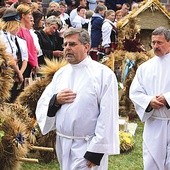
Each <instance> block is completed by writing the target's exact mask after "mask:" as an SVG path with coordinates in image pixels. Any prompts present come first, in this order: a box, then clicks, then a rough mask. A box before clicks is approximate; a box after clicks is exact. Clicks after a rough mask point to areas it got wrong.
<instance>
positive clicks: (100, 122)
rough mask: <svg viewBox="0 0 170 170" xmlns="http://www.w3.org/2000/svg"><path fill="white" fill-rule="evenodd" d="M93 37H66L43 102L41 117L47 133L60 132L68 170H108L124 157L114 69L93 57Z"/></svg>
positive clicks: (76, 32) (60, 152) (76, 33)
mask: <svg viewBox="0 0 170 170" xmlns="http://www.w3.org/2000/svg"><path fill="white" fill-rule="evenodd" d="M89 49H90V37H89V34H88V32H87V31H86V30H84V29H82V28H71V27H70V28H69V29H68V30H67V31H66V32H65V33H64V57H65V59H66V60H67V61H68V64H67V65H65V66H63V67H62V68H61V69H60V70H58V71H57V72H56V73H55V75H54V77H53V79H52V81H51V83H50V84H49V85H48V86H47V87H46V89H45V91H44V92H43V94H42V96H41V97H40V99H39V101H38V104H37V109H36V117H37V121H38V123H39V126H40V129H41V131H42V133H43V134H47V133H48V132H49V131H51V130H54V129H56V133H57V141H56V151H57V156H58V160H59V163H60V167H61V169H62V170H76V169H77V170H78V169H79V170H80V169H81V170H88V169H91V168H92V169H94V170H102V169H104V170H107V169H108V155H111V154H118V153H119V138H118V136H119V129H118V117H119V116H118V85H117V80H116V77H115V75H114V73H113V71H112V70H110V69H109V68H108V67H107V66H105V65H102V64H100V63H98V62H96V61H94V60H92V59H91V58H90V57H89V56H88V51H89Z"/></svg>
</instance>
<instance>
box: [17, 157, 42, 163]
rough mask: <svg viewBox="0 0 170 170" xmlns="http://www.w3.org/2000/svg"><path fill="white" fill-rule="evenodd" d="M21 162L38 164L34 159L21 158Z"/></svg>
mask: <svg viewBox="0 0 170 170" xmlns="http://www.w3.org/2000/svg"><path fill="white" fill-rule="evenodd" d="M19 161H22V162H30V163H38V162H39V161H38V159H33V158H19Z"/></svg>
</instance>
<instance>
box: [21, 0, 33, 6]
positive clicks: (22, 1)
mask: <svg viewBox="0 0 170 170" xmlns="http://www.w3.org/2000/svg"><path fill="white" fill-rule="evenodd" d="M20 4H27V5H29V6H32V2H31V0H21V2H20Z"/></svg>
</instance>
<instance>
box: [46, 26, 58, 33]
mask: <svg viewBox="0 0 170 170" xmlns="http://www.w3.org/2000/svg"><path fill="white" fill-rule="evenodd" d="M57 30H58V25H57V24H52V25H49V26H48V28H47V33H48V35H53V34H54V33H55V32H56V31H57Z"/></svg>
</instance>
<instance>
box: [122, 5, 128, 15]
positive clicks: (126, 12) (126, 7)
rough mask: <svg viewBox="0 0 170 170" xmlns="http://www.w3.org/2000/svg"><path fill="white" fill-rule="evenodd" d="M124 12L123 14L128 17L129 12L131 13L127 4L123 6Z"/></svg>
mask: <svg viewBox="0 0 170 170" xmlns="http://www.w3.org/2000/svg"><path fill="white" fill-rule="evenodd" d="M122 11H123V13H124V14H125V15H126V14H128V12H129V7H128V6H127V5H125V4H123V5H122Z"/></svg>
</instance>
